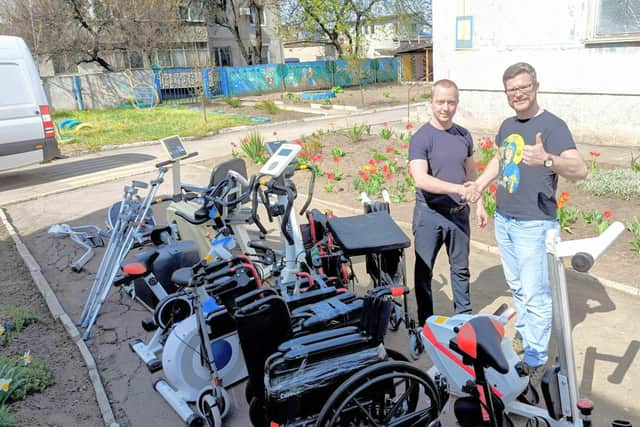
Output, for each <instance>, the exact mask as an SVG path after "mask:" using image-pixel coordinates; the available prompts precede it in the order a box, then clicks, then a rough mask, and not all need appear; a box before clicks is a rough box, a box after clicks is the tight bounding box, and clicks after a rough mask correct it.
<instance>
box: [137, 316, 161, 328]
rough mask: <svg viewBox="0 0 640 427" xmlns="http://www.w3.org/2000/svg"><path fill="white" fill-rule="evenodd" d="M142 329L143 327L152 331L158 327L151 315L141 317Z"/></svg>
mask: <svg viewBox="0 0 640 427" xmlns="http://www.w3.org/2000/svg"><path fill="white" fill-rule="evenodd" d="M141 323H142V329H144V330H145V331H147V332H153V331H155V330H156V329H158V325H157V324H156V322H155V320H153V317H147V318H144V319H142V322H141Z"/></svg>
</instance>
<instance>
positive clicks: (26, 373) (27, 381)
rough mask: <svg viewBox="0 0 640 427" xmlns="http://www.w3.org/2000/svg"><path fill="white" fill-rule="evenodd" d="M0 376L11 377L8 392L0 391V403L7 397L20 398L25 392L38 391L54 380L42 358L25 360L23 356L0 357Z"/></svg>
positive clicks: (12, 399)
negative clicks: (4, 393)
mask: <svg viewBox="0 0 640 427" xmlns="http://www.w3.org/2000/svg"><path fill="white" fill-rule="evenodd" d="M0 378H11V384H10V385H9V391H8V393H7V394H6V395H3V394H2V391H0V403H4V402H6V401H7V399H11V401H16V400H22V399H24V398H25V396H26V395H27V394H30V393H40V392H42V391H44V390H45V389H46V388H47V387H49V386H50V385H52V384H53V383H54V382H55V379H54V377H53V372H52V371H51V370H50V369H49V368H48V367H47V365H46V363H45V362H44V360H42V359H39V358H34V359H32V360H30V361H29V362H26V361H25V357H24V356H23V357H12V358H9V357H4V356H2V357H0ZM3 397H4V399H3Z"/></svg>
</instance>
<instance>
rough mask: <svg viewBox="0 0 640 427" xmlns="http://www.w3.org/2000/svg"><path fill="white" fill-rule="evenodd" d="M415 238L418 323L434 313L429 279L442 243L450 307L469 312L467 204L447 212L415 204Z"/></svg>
mask: <svg viewBox="0 0 640 427" xmlns="http://www.w3.org/2000/svg"><path fill="white" fill-rule="evenodd" d="M413 236H414V239H415V244H414V247H415V253H416V263H415V275H414V277H415V279H414V280H415V294H416V302H417V304H418V322H419V325H420V326H422V325H424V323H425V321H426V320H427V318H428V317H429V316H431V315H433V294H432V291H431V280H432V278H433V265H434V263H435V261H436V256H437V255H438V252H439V251H440V248H441V247H442V245H443V244H444V245H445V247H446V249H447V255H448V256H449V265H450V271H451V287H452V290H453V309H454V310H455V312H456V313H470V312H471V298H470V297H469V236H470V227H469V207H468V206H467V207H465V208H464V209H463V210H462V211H460V212H458V213H455V214H449V213H439V212H436V211H435V210H433V209H431V208H430V207H429V206H427V205H426V204H424V203H420V202H418V203H416V207H415V208H414V211H413Z"/></svg>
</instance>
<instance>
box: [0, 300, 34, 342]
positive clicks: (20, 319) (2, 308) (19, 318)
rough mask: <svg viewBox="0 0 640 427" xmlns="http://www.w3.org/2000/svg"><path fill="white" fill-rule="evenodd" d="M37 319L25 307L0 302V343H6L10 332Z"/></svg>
mask: <svg viewBox="0 0 640 427" xmlns="http://www.w3.org/2000/svg"><path fill="white" fill-rule="evenodd" d="M37 321H38V317H37V316H36V315H35V314H34V313H33V312H32V311H30V310H27V309H26V308H22V307H15V306H12V305H6V304H0V343H3V342H4V343H5V344H6V343H8V341H9V339H10V337H11V334H13V333H15V332H20V331H21V330H23V329H24V328H26V327H27V326H29V325H30V324H32V323H35V322H37Z"/></svg>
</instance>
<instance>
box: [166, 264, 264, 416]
mask: <svg viewBox="0 0 640 427" xmlns="http://www.w3.org/2000/svg"><path fill="white" fill-rule="evenodd" d="M172 281H173V282H174V283H175V284H176V285H177V286H179V287H180V288H182V291H181V293H180V294H179V296H180V299H179V300H177V301H184V300H185V299H186V300H187V301H188V303H187V304H186V306H185V304H184V303H183V305H182V306H180V305H176V308H180V309H181V310H182V311H180V312H178V313H176V315H177V316H179V317H184V316H187V317H186V318H184V320H180V321H177V320H178V319H177V318H175V319H169V324H168V325H167V327H169V328H170V329H169V330H168V335H167V336H166V342H165V343H164V346H163V347H162V356H161V357H162V363H161V366H162V369H163V372H164V377H165V378H161V379H158V380H156V381H155V382H154V389H155V390H156V391H157V392H158V393H160V394H161V395H162V397H163V398H164V399H165V400H166V401H167V403H169V405H170V406H171V407H172V408H173V409H174V410H175V411H176V413H177V414H178V415H179V416H180V418H181V419H182V420H183V421H184V422H185V423H187V424H188V425H202V424H197V423H202V421H203V420H206V421H207V422H208V423H209V425H210V426H219V425H220V422H221V421H220V420H221V418H224V417H225V416H226V415H227V414H228V413H229V411H230V410H231V401H230V398H229V395H228V393H227V391H226V389H225V387H229V386H232V385H234V384H236V383H238V382H240V381H242V380H244V379H245V378H246V377H247V370H246V366H245V362H244V357H243V354H242V350H241V348H240V344H239V341H238V336H237V332H236V327H235V323H234V321H233V318H232V317H231V314H232V310H233V307H234V305H233V304H234V301H235V299H236V298H237V297H238V296H241V295H243V294H245V293H247V292H250V291H252V290H255V289H259V288H260V286H261V281H260V277H259V275H258V273H257V271H256V269H255V268H254V266H253V264H252V263H251V261H250V260H249V259H248V258H247V257H245V256H239V257H234V258H231V259H228V260H222V261H219V262H216V263H212V264H207V263H201V264H199V265H196V266H194V267H191V268H184V269H180V270H178V271H176V272H174V274H173V275H172ZM158 320H161V319H158ZM167 320H168V319H164V321H167ZM192 402H194V403H195V405H196V408H197V411H193V410H192V409H191V407H190V406H189V403H192ZM194 423H196V424H194Z"/></svg>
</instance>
